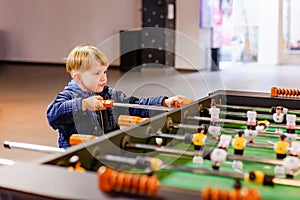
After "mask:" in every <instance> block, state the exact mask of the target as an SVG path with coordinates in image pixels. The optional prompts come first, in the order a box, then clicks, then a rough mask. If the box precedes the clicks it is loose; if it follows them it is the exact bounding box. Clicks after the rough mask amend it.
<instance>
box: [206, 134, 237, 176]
mask: <svg viewBox="0 0 300 200" xmlns="http://www.w3.org/2000/svg"><path fill="white" fill-rule="evenodd" d="M231 138H232V137H231V135H221V137H220V141H219V143H218V148H216V149H214V150H213V151H212V153H211V155H210V160H211V161H212V168H213V169H214V170H219V168H220V164H221V163H222V162H225V161H226V157H227V149H228V147H229V144H230V142H231Z"/></svg>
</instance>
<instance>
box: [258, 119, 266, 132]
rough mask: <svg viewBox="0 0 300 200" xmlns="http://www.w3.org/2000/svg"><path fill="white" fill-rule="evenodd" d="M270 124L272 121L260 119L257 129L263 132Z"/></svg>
mask: <svg viewBox="0 0 300 200" xmlns="http://www.w3.org/2000/svg"><path fill="white" fill-rule="evenodd" d="M269 125H270V122H269V121H268V120H260V121H258V122H257V126H256V128H255V130H257V131H258V132H263V131H265V130H266V129H267V128H268V127H269Z"/></svg>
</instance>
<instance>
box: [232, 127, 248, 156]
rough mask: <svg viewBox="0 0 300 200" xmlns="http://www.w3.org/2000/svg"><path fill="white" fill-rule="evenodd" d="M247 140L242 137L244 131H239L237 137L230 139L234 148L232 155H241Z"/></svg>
mask: <svg viewBox="0 0 300 200" xmlns="http://www.w3.org/2000/svg"><path fill="white" fill-rule="evenodd" d="M246 144H247V140H246V139H245V138H244V131H239V132H238V135H237V137H235V138H233V139H232V142H231V145H232V147H233V149H234V155H241V156H242V155H243V154H244V149H245V147H246Z"/></svg>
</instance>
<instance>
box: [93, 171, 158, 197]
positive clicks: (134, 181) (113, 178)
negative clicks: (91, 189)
mask: <svg viewBox="0 0 300 200" xmlns="http://www.w3.org/2000/svg"><path fill="white" fill-rule="evenodd" d="M97 175H98V188H99V190H101V191H103V192H112V191H115V192H123V193H129V194H135V195H144V196H155V195H156V193H157V191H158V189H159V186H160V183H159V180H158V178H157V177H156V175H152V176H147V175H145V174H133V173H127V172H122V171H117V170H114V169H111V168H109V167H106V166H101V167H99V169H98V170H97Z"/></svg>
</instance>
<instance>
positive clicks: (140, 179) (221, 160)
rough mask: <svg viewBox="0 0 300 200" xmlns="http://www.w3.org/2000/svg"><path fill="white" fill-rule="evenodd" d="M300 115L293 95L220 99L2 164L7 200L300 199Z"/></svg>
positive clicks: (220, 94)
mask: <svg viewBox="0 0 300 200" xmlns="http://www.w3.org/2000/svg"><path fill="white" fill-rule="evenodd" d="M299 115H300V104H299V98H298V95H297V94H296V93H295V92H290V93H287V92H282V90H280V89H278V88H272V91H271V94H270V93H257V92H242V91H223V90H222V91H216V92H213V93H211V94H209V95H208V96H207V97H204V98H202V99H199V100H197V101H193V102H191V103H189V104H186V105H183V106H181V107H178V108H174V109H172V110H169V111H166V112H162V113H161V114H159V115H157V116H153V117H151V118H150V119H146V120H136V118H135V121H138V122H139V123H136V124H133V125H131V126H121V129H120V130H117V131H114V132H112V133H109V134H106V135H104V136H101V137H98V138H93V140H90V141H88V142H84V143H81V144H78V145H74V146H72V147H70V148H68V149H66V150H65V151H64V150H62V151H61V152H57V153H54V154H51V155H49V156H47V157H45V158H43V159H40V160H38V161H36V162H30V163H19V162H16V163H14V164H11V165H9V164H7V165H6V164H3V165H2V166H0V177H1V178H0V194H1V198H3V199H206V200H208V199H251V200H252V199H285V198H287V199H299V198H300V175H299V173H300V161H299V155H300V144H299V143H300V142H299V133H300V126H299V123H300V121H299V119H298V118H299ZM124 119H126V118H123V121H124ZM130 119H131V118H128V120H130ZM125 121H126V120H125ZM283 135H284V137H282V136H283ZM279 141H281V142H282V144H283V143H284V142H285V143H284V145H282V144H281V143H278V142H279ZM276 145H277V146H276Z"/></svg>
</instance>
